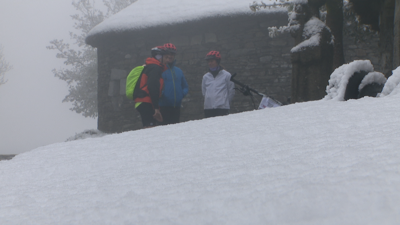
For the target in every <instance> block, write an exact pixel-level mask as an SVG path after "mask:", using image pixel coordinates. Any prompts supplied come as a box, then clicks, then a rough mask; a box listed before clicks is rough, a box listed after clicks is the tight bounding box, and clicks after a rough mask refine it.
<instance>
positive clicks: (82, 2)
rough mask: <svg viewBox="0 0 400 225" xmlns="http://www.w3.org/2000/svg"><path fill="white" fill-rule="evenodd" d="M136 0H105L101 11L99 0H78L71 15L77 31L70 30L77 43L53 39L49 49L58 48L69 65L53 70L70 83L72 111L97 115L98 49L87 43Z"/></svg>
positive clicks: (65, 62)
mask: <svg viewBox="0 0 400 225" xmlns="http://www.w3.org/2000/svg"><path fill="white" fill-rule="evenodd" d="M135 1H136V0H103V5H104V6H105V7H103V8H104V9H105V10H101V9H100V8H98V7H96V6H97V5H96V3H97V2H98V1H97V2H96V1H95V0H77V1H73V2H72V5H73V6H74V7H75V9H76V10H77V11H78V12H77V13H76V14H74V15H71V18H72V20H73V21H74V28H75V30H74V31H72V32H70V38H71V39H72V40H73V41H74V43H73V46H71V45H70V44H69V43H66V42H64V40H59V39H55V40H52V41H50V44H51V45H50V46H47V48H48V49H52V50H56V51H57V55H56V57H57V58H60V59H63V60H64V64H65V65H66V67H65V68H61V69H53V73H54V75H55V76H56V77H58V78H60V79H61V80H64V81H66V82H67V84H68V86H69V94H68V95H67V96H65V98H64V100H63V102H71V103H72V104H73V107H72V108H71V110H72V111H75V112H77V113H79V114H82V115H83V116H85V117H97V51H96V49H95V48H92V47H91V46H89V45H86V43H85V38H86V36H87V34H88V33H89V31H90V30H91V29H92V28H93V27H95V26H96V25H97V24H99V23H101V22H102V21H103V20H104V19H106V18H108V17H109V16H111V15H113V14H115V13H117V12H119V11H120V10H122V9H124V8H125V7H127V6H128V5H130V4H132V3H134V2H135Z"/></svg>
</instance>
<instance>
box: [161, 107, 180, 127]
mask: <svg viewBox="0 0 400 225" xmlns="http://www.w3.org/2000/svg"><path fill="white" fill-rule="evenodd" d="M160 112H161V115H162V117H163V122H162V125H168V124H175V123H179V118H180V116H181V107H173V106H161V107H160Z"/></svg>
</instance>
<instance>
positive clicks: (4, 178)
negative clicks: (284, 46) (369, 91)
mask: <svg viewBox="0 0 400 225" xmlns="http://www.w3.org/2000/svg"><path fill="white" fill-rule="evenodd" d="M399 101H400V94H396V95H388V96H386V97H382V98H363V99H360V100H349V101H347V102H342V101H332V100H331V101H326V100H321V101H313V102H307V103H300V104H292V105H288V106H282V107H278V108H270V109H264V110H258V111H252V112H244V113H239V114H234V115H229V116H226V117H220V118H211V119H205V120H198V121H190V122H186V123H181V124H177V125H170V126H163V127H156V128H151V129H145V130H139V131H132V132H125V133H122V134H114V135H107V136H104V137H99V138H92V139H85V140H77V141H70V142H65V143H58V144H53V145H49V146H45V147H41V148H37V149H34V150H32V151H30V152H27V153H23V154H20V155H17V156H16V157H15V158H14V159H12V160H10V161H1V162H0V190H1V191H0V224H41V225H43V224H318V225H321V224H332V225H337V224H363V225H368V224H399V223H400V192H399V190H400V152H399V146H400V139H399V135H400V129H399V128H400V117H399V111H400V105H399Z"/></svg>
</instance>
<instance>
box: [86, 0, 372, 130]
mask: <svg viewBox="0 0 400 225" xmlns="http://www.w3.org/2000/svg"><path fill="white" fill-rule="evenodd" d="M176 1H178V0H176ZM179 1H181V4H183V6H180V7H182V8H183V9H185V10H173V9H174V7H175V6H170V5H168V1H164V0H138V1H137V2H135V3H133V4H132V5H131V6H129V7H127V8H126V9H124V10H122V11H121V12H120V13H118V14H116V15H114V16H113V17H111V18H109V19H108V20H106V21H104V22H103V23H101V24H99V25H98V26H97V27H95V28H94V29H93V30H92V31H91V32H90V33H89V35H88V37H87V39H86V42H87V43H88V44H90V45H91V46H93V47H96V48H97V54H98V115H99V116H98V129H99V130H101V131H103V132H109V133H111V132H123V131H127V130H134V129H139V128H141V120H140V117H139V114H138V113H137V112H136V110H135V109H134V102H132V101H131V100H128V99H127V98H126V97H125V80H126V77H127V75H128V73H129V72H130V71H131V70H132V69H133V68H134V67H136V66H138V65H142V64H143V63H144V60H145V59H146V58H147V57H149V56H150V49H151V48H152V47H154V46H158V45H162V44H164V43H173V44H175V45H176V47H177V49H178V54H177V57H176V59H177V66H178V67H180V68H181V69H182V71H183V72H184V74H185V77H186V79H187V81H188V84H189V94H188V95H187V96H186V98H185V99H184V102H183V108H182V110H181V121H182V122H185V121H189V120H196V119H202V118H203V97H202V94H201V80H202V76H203V75H204V74H205V73H206V72H207V65H206V62H205V60H204V56H205V55H206V54H207V52H209V51H210V50H218V51H220V52H221V55H222V62H221V64H222V65H223V66H224V67H225V69H226V70H228V71H229V72H231V73H232V74H233V73H237V76H236V79H237V80H239V81H241V82H243V83H245V84H247V85H249V86H250V87H252V88H253V89H256V90H258V91H259V92H261V93H264V94H266V95H269V96H272V97H274V98H276V99H277V100H279V101H281V102H282V103H284V104H288V103H290V96H291V73H292V66H291V56H290V50H291V48H292V47H293V46H294V40H293V38H291V37H290V35H289V34H284V35H281V36H279V37H277V38H270V37H269V35H268V27H271V26H283V25H287V22H288V16H287V11H286V10H284V9H278V10H262V11H260V12H258V13H253V12H251V10H250V9H249V7H248V4H243V2H241V1H234V0H229V1H222V0H202V1H200V0H198V1H197V0H196V1H191V2H190V4H189V3H187V1H185V0H179ZM155 2H157V3H158V7H157V8H156V9H155V8H154V7H153V5H154V4H153V5H152V4H151V3H155ZM195 3H197V4H195ZM198 3H201V4H200V5H201V7H200V5H199V4H198ZM193 7H194V8H193ZM196 7H197V8H196ZM199 7H200V8H199ZM204 7H205V8H204ZM158 8H161V9H162V10H160V9H158ZM160 12H161V13H160ZM165 12H171V13H170V14H168V13H167V14H166V15H162V13H165ZM143 15H146V16H147V17H145V18H143V17H144V16H143ZM148 15H157V16H155V17H152V16H148ZM374 44H375V42H373V43H372V44H367V46H368V47H369V48H370V47H371V46H373V45H374ZM348 45H349V46H354V44H353V42H351V40H348ZM345 49H347V48H346V47H345ZM360 51H361V50H360ZM362 51H364V52H361V54H359V53H360V52H359V50H358V49H357V46H355V48H349V51H347V52H345V54H346V60H347V61H352V60H354V59H365V58H366V55H364V53H365V52H366V51H368V50H362ZM371 52H373V50H372V51H371ZM370 57H371V58H374V57H375V55H373V54H372V55H371V56H370ZM373 63H374V62H373ZM374 64H375V63H374ZM259 101H260V98H259V97H257V96H255V105H256V106H258V104H259ZM253 109H254V105H253V103H252V101H251V99H250V98H249V97H248V96H243V95H242V94H241V93H239V92H236V95H235V98H234V100H233V103H232V106H231V113H238V112H244V111H249V110H253ZM238 122H240V121H238Z"/></svg>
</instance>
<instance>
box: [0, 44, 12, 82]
mask: <svg viewBox="0 0 400 225" xmlns="http://www.w3.org/2000/svg"><path fill="white" fill-rule="evenodd" d="M11 69H12V66H11V65H10V64H9V63H8V62H7V61H6V60H5V58H4V55H3V47H2V46H1V45H0V85H2V84H5V83H6V82H7V80H6V79H5V75H6V73H7V72H8V71H9V70H11Z"/></svg>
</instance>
